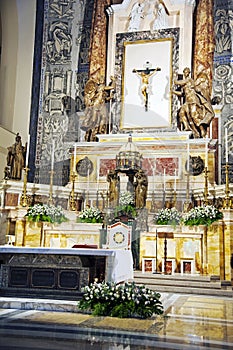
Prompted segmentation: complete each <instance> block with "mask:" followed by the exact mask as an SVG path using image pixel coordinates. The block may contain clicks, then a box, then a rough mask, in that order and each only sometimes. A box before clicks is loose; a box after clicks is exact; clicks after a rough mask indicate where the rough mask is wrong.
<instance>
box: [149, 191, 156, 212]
mask: <svg viewBox="0 0 233 350" xmlns="http://www.w3.org/2000/svg"><path fill="white" fill-rule="evenodd" d="M150 211H151V213H155V191H153V192H152V196H151V210H150Z"/></svg>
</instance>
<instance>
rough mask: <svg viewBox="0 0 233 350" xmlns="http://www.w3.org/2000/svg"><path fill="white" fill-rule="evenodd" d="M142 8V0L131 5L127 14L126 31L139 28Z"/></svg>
mask: <svg viewBox="0 0 233 350" xmlns="http://www.w3.org/2000/svg"><path fill="white" fill-rule="evenodd" d="M143 9H144V3H143V1H142V0H141V1H137V2H136V3H135V4H134V5H133V7H132V9H131V12H130V15H129V26H128V32H134V31H137V30H139V28H140V24H141V21H142V19H143V18H144V14H143Z"/></svg>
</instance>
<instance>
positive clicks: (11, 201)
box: [5, 193, 19, 207]
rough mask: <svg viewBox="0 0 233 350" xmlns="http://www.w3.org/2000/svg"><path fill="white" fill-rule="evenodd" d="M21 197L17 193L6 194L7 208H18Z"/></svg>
mask: <svg viewBox="0 0 233 350" xmlns="http://www.w3.org/2000/svg"><path fill="white" fill-rule="evenodd" d="M18 198H19V195H18V194H17V193H6V196H5V206H9V207H16V206H17V205H18Z"/></svg>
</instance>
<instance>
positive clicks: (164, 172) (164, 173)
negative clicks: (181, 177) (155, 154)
mask: <svg viewBox="0 0 233 350" xmlns="http://www.w3.org/2000/svg"><path fill="white" fill-rule="evenodd" d="M165 189H166V170H165V168H164V169H163V190H164V191H165Z"/></svg>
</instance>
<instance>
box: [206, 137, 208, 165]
mask: <svg viewBox="0 0 233 350" xmlns="http://www.w3.org/2000/svg"><path fill="white" fill-rule="evenodd" d="M205 167H206V168H207V167H208V140H207V136H206V142H205Z"/></svg>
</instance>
